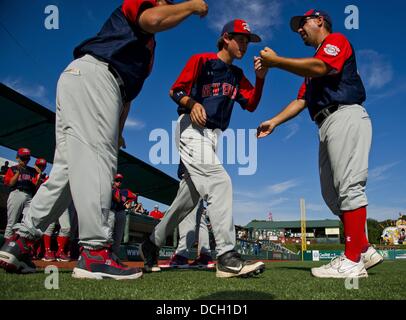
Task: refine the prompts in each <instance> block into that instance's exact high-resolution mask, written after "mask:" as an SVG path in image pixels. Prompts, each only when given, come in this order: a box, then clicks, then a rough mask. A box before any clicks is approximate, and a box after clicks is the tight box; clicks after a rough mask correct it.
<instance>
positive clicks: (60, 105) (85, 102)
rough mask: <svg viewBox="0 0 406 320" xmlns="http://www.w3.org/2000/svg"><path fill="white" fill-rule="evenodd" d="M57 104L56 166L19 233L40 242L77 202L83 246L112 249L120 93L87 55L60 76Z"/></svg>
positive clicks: (103, 66)
mask: <svg viewBox="0 0 406 320" xmlns="http://www.w3.org/2000/svg"><path fill="white" fill-rule="evenodd" d="M56 100H57V101H56V150H55V158H54V164H53V167H52V171H51V173H50V176H49V179H48V180H47V181H46V182H45V183H44V184H42V185H41V187H40V188H39V190H38V192H37V194H36V195H35V197H34V198H33V200H32V202H31V206H30V209H29V211H28V212H27V214H26V215H25V216H24V219H23V223H22V225H21V226H20V227H19V230H18V233H19V234H20V235H22V236H24V237H28V238H36V237H39V236H41V234H42V232H44V231H45V229H46V228H47V227H48V225H49V224H50V223H52V222H54V221H55V220H57V219H58V218H59V217H60V216H61V214H62V213H63V212H64V210H65V209H66V208H67V207H68V205H69V204H70V202H71V201H72V200H73V202H74V203H75V207H76V211H77V215H78V223H79V244H80V245H82V246H84V247H85V248H89V249H98V248H102V247H105V246H107V245H109V244H111V243H112V228H113V225H114V213H113V212H112V211H111V210H110V206H111V181H113V176H114V174H115V173H116V169H117V152H118V134H119V132H118V131H119V117H120V113H121V111H122V106H123V101H122V98H121V95H120V88H119V86H118V84H117V81H116V80H115V78H114V77H113V75H112V74H111V73H110V72H109V70H108V66H107V64H106V63H104V62H101V61H99V60H97V59H95V58H93V57H92V56H90V55H85V56H83V57H82V58H80V59H77V60H74V61H73V62H72V63H71V64H70V65H69V66H68V67H67V68H66V69H65V71H64V72H63V73H62V75H61V76H60V78H59V81H58V85H57V98H56Z"/></svg>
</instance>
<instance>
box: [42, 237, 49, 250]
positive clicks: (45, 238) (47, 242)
mask: <svg viewBox="0 0 406 320" xmlns="http://www.w3.org/2000/svg"><path fill="white" fill-rule="evenodd" d="M42 239H44V247H45V251H51V236H48V235H46V234H44V235H43V236H42Z"/></svg>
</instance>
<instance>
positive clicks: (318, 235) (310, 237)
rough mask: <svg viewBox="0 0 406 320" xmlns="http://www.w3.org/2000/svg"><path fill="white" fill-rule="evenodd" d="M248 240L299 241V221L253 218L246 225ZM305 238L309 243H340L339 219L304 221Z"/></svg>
mask: <svg viewBox="0 0 406 320" xmlns="http://www.w3.org/2000/svg"><path fill="white" fill-rule="evenodd" d="M246 230H247V231H248V232H247V233H248V235H247V238H248V239H250V240H262V241H271V242H275V243H282V244H284V243H300V242H301V235H302V234H301V224H300V221H265V220H253V221H251V222H250V223H249V224H247V225H246ZM306 238H307V241H308V242H310V243H340V221H339V220H330V219H326V220H308V221H306Z"/></svg>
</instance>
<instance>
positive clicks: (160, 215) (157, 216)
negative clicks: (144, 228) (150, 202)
mask: <svg viewBox="0 0 406 320" xmlns="http://www.w3.org/2000/svg"><path fill="white" fill-rule="evenodd" d="M158 208H159V207H158V206H155V207H154V210H153V211H151V212H150V213H149V216H150V217H153V218H154V219H157V220H161V219H162V218H163V216H164V214H163V213H162V212H161V211H159V210H158Z"/></svg>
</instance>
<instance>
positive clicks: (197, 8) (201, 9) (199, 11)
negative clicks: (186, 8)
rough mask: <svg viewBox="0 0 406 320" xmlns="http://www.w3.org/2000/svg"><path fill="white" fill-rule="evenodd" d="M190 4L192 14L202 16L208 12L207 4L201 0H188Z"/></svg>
mask: <svg viewBox="0 0 406 320" xmlns="http://www.w3.org/2000/svg"><path fill="white" fill-rule="evenodd" d="M190 2H191V5H193V9H194V12H195V13H194V14H196V15H198V16H200V18H203V17H205V16H206V15H207V13H208V12H209V6H208V5H207V3H206V2H204V1H203V0H190Z"/></svg>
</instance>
